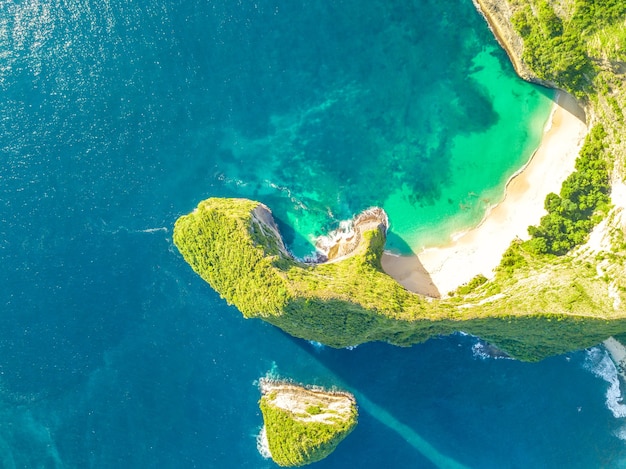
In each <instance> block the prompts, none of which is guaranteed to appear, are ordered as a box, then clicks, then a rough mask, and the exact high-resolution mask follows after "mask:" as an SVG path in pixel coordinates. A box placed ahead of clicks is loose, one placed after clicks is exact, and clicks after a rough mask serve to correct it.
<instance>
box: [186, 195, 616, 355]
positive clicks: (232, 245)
mask: <svg viewBox="0 0 626 469" xmlns="http://www.w3.org/2000/svg"><path fill="white" fill-rule="evenodd" d="M265 210H266V209H264V207H263V206H261V205H260V204H258V203H257V202H251V201H249V200H242V199H208V200H205V201H203V202H201V203H200V204H199V206H198V208H197V209H196V210H195V211H194V212H192V213H191V214H189V215H185V216H183V217H181V218H179V219H178V220H177V221H176V224H175V227H174V243H175V244H176V246H177V247H178V249H179V250H180V252H181V253H182V254H183V257H184V258H185V260H186V261H187V262H188V263H189V264H190V265H191V266H192V268H193V269H194V270H195V271H196V272H198V273H199V274H200V275H201V277H202V278H204V279H205V280H206V281H207V282H209V283H210V284H211V286H213V288H215V289H216V290H217V291H218V292H219V293H220V295H221V296H222V297H223V298H225V299H226V300H227V301H228V302H229V303H231V304H234V305H235V306H236V307H237V308H238V309H239V310H240V311H241V312H242V313H243V314H244V315H245V316H246V317H260V318H262V319H264V320H266V321H268V322H270V323H272V324H274V325H276V326H278V327H280V328H281V329H283V330H285V331H286V332H288V333H289V334H291V335H293V336H296V337H301V338H304V339H307V340H315V341H318V342H322V343H324V344H327V345H330V346H333V347H346V346H350V345H357V344H360V343H363V342H367V341H386V342H390V343H393V344H396V345H410V344H413V343H416V342H422V341H424V340H427V339H428V338H429V337H432V336H435V335H445V334H450V333H452V332H454V331H458V330H463V331H465V332H468V333H471V334H474V335H477V336H479V337H482V338H483V339H485V340H488V341H490V342H491V343H493V344H494V345H497V346H498V347H500V348H502V349H503V350H505V351H506V352H508V353H509V354H511V355H513V356H515V357H517V358H520V359H524V360H538V359H541V358H544V357H546V356H550V355H555V354H559V353H564V352H566V351H570V350H574V349H580V348H585V347H589V346H591V345H595V344H597V343H598V342H600V341H602V340H604V339H605V338H607V337H609V336H610V335H613V334H617V333H624V332H626V316H624V315H623V314H621V313H620V312H619V311H615V310H614V308H613V299H611V298H610V297H608V295H607V294H606V290H607V284H606V282H605V281H604V280H602V279H601V278H598V276H597V273H596V271H595V269H589V268H588V267H587V266H586V264H585V263H583V262H577V261H574V260H572V259H570V258H564V259H563V260H562V261H561V262H547V261H544V260H542V259H534V258H531V257H527V256H528V253H524V252H523V251H518V252H516V253H513V254H510V255H509V257H510V258H511V259H515V262H514V264H515V268H514V269H512V271H511V272H508V271H506V269H505V270H504V271H502V272H501V273H500V274H499V276H497V277H496V279H495V281H493V282H488V283H486V284H484V285H472V291H469V292H468V293H467V294H465V295H462V294H459V295H457V296H455V297H453V298H448V299H441V300H433V301H431V300H427V299H425V298H423V297H420V296H419V295H414V294H412V293H409V292H407V291H406V290H405V289H404V288H403V287H402V286H400V285H399V284H398V283H397V282H396V281H395V280H394V279H392V278H391V277H389V276H388V275H387V274H385V273H384V272H383V271H382V269H381V267H380V256H381V254H382V251H383V247H384V243H385V236H384V233H382V232H380V231H379V230H377V229H376V230H371V231H366V232H365V233H363V236H362V241H361V244H360V245H359V246H358V247H357V249H356V250H355V252H354V253H353V255H352V256H351V257H348V258H346V259H344V260H342V261H339V262H334V263H329V264H319V265H307V264H302V263H299V262H297V261H295V260H294V259H292V258H291V257H290V256H289V255H288V254H287V253H286V252H284V251H283V250H281V249H280V246H282V241H281V240H280V239H278V238H276V236H277V235H276V234H275V233H274V231H272V230H271V229H269V228H268V226H267V224H266V223H264V222H261V221H260V218H262V217H261V216H260V215H259V213H261V212H263V211H265ZM265 213H266V214H267V218H269V217H271V215H269V211H267V212H265ZM257 240H260V241H262V244H261V242H260V241H257ZM525 256H526V257H525ZM610 273H611V275H613V276H614V277H617V276H619V275H622V276H623V275H624V274H623V273H622V271H617V270H616V271H611V272H610ZM539 277H540V278H541V279H542V281H541V282H539V283H538V284H537V283H536V282H533V281H531V279H532V278H539ZM481 282H482V279H479V280H477V281H476V282H475V283H481ZM620 285H626V279H623V277H620ZM497 291H502V292H505V293H506V294H496V292H497ZM620 295H623V293H622V292H620ZM623 296H624V300H625V301H626V295H623Z"/></svg>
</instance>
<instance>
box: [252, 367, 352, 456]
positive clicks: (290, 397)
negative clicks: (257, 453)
mask: <svg viewBox="0 0 626 469" xmlns="http://www.w3.org/2000/svg"><path fill="white" fill-rule="evenodd" d="M260 385H261V393H262V395H261V400H260V401H259V406H260V408H261V412H262V413H263V423H264V438H265V439H266V444H267V450H268V451H269V453H270V456H271V457H272V459H273V460H274V462H275V463H276V464H278V465H279V466H288V467H293V466H304V465H306V464H310V463H313V462H316V461H319V460H321V459H324V458H325V457H326V456H328V455H329V454H330V453H332V452H333V451H334V450H335V448H337V445H338V444H339V443H341V441H342V440H343V439H344V438H345V437H346V436H348V435H349V434H350V432H352V430H353V429H354V427H355V426H356V424H357V414H358V412H357V406H356V401H355V399H354V396H353V395H352V394H350V393H347V392H336V391H326V390H324V389H320V388H307V387H304V386H298V385H295V384H292V383H288V382H282V381H272V380H268V379H262V380H261V382H260Z"/></svg>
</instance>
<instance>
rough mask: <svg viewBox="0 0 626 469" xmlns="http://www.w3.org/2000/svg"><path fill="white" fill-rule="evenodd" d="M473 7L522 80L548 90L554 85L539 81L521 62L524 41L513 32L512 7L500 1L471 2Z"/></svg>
mask: <svg viewBox="0 0 626 469" xmlns="http://www.w3.org/2000/svg"><path fill="white" fill-rule="evenodd" d="M472 1H473V2H474V6H475V7H476V9H477V10H478V11H479V13H480V14H481V15H483V17H484V18H485V20H486V21H487V24H488V25H489V28H490V29H491V31H492V32H493V34H494V36H495V37H496V39H497V40H498V42H499V43H500V45H501V46H502V48H503V49H504V50H505V52H506V53H507V55H508V56H509V59H510V60H511V63H512V64H513V67H514V68H515V72H516V73H517V74H518V75H519V76H520V77H521V78H523V79H524V80H526V81H530V82H533V83H537V84H540V85H543V86H547V87H550V88H555V87H556V85H555V84H554V83H552V82H549V81H546V80H541V79H540V78H539V77H537V75H536V74H535V72H533V71H532V70H531V69H530V67H528V65H527V64H526V63H525V62H524V61H523V60H522V55H523V52H524V41H523V39H522V37H521V36H520V35H519V34H518V33H517V31H515V28H514V27H513V25H512V24H511V17H512V16H513V13H514V7H513V6H512V5H511V4H510V3H509V2H507V1H502V0H472Z"/></svg>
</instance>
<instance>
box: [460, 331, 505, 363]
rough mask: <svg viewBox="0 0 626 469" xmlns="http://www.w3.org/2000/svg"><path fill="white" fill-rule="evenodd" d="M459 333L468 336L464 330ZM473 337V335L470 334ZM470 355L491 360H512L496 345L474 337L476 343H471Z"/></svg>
mask: <svg viewBox="0 0 626 469" xmlns="http://www.w3.org/2000/svg"><path fill="white" fill-rule="evenodd" d="M459 334H460V335H464V336H469V335H470V334H467V333H466V332H460V333H459ZM472 337H473V336H472ZM472 356H473V357H474V358H478V359H480V360H487V359H489V358H491V359H493V360H512V358H511V357H510V356H508V355H507V354H506V353H505V352H503V351H502V350H500V349H499V348H498V347H496V346H494V345H491V344H489V343H487V342H485V341H483V340H480V339H479V338H477V337H476V343H475V344H474V345H472Z"/></svg>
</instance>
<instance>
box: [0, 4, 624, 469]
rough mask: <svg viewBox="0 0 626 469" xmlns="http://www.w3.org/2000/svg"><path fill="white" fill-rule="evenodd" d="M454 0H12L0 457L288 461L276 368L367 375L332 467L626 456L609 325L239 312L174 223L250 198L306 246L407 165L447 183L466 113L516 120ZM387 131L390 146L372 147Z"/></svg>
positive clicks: (3, 204)
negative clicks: (515, 346) (275, 451)
mask: <svg viewBox="0 0 626 469" xmlns="http://www.w3.org/2000/svg"><path fill="white" fill-rule="evenodd" d="M283 3H284V4H283ZM443 6H445V9H446V10H447V11H449V12H453V13H448V14H445V15H443V14H442V12H441V11H440V10H441V8H442V5H440V4H439V2H428V1H420V2H409V1H398V2H394V3H393V5H388V4H387V3H386V2H368V3H367V5H363V2H356V1H354V2H352V1H337V2H332V4H330V5H328V6H322V5H319V4H316V3H309V2H305V1H296V2H280V3H278V2H270V1H266V0H262V1H258V2H256V3H254V2H246V1H238V2H234V1H222V2H218V1H212V2H176V1H173V0H168V1H154V0H146V1H144V2H124V1H119V0H111V1H99V2H89V1H86V0H75V1H71V0H68V1H61V0H57V1H42V0H31V1H17V0H15V1H8V2H2V3H0V92H1V93H2V99H1V100H0V157H1V161H2V165H1V166H0V265H1V270H0V272H1V274H0V275H1V277H0V305H2V309H1V314H0V467H6V468H13V467H15V468H22V467H27V468H31V467H37V468H84V467H93V468H109V467H110V468H117V467H159V468H167V467H177V468H178V467H181V468H191V467H198V468H208V467H211V468H231V467H232V468H265V467H274V465H273V463H271V461H266V460H264V459H263V458H262V457H261V456H260V455H259V453H258V451H257V448H256V440H255V437H256V434H257V433H258V431H259V428H260V426H261V424H262V421H261V417H260V413H259V410H258V406H257V400H258V398H259V391H258V389H257V387H256V386H255V384H254V383H255V381H256V380H258V379H259V378H260V377H262V376H264V375H266V374H267V373H268V372H270V371H272V372H274V373H278V374H279V375H280V376H283V377H285V378H293V379H296V380H298V381H302V382H307V383H314V384H322V385H329V386H330V385H337V386H341V387H344V388H348V389H351V390H352V391H354V392H355V393H357V396H359V401H360V402H361V416H360V423H359V426H358V427H357V429H356V430H355V431H354V433H353V434H352V435H350V436H349V438H348V439H346V441H345V442H343V443H342V444H341V445H340V446H339V448H338V450H337V451H336V452H335V453H334V454H332V455H331V456H330V457H329V458H328V459H326V460H324V461H323V462H321V463H318V464H317V467H329V468H331V467H342V468H345V467H362V468H374V467H381V466H382V467H423V468H429V467H438V466H441V465H442V464H443V463H441V461H442V460H443V459H446V460H447V461H454V462H456V463H458V464H461V465H465V466H467V467H474V468H503V467H505V468H506V467H512V468H513V467H520V468H521V467H546V468H556V467H570V468H576V467H579V468H593V467H626V448H625V446H624V441H623V439H625V438H626V420H625V418H624V416H626V412H624V408H623V407H621V406H620V405H619V402H617V400H616V395H615V394H616V390H617V391H618V389H617V388H616V386H617V384H618V382H617V381H616V379H617V378H616V373H615V369H614V367H613V368H612V367H611V365H610V362H608V361H607V360H606V356H605V354H604V352H603V351H602V350H601V349H593V350H591V351H581V352H577V353H572V354H568V355H567V356H561V357H554V358H552V359H548V360H545V361H543V362H541V363H537V364H526V363H520V362H517V361H513V360H505V359H494V358H492V357H491V358H490V357H489V356H488V355H489V354H487V355H484V354H483V353H482V352H481V351H483V352H484V350H488V348H485V347H484V345H483V344H481V343H480V342H478V341H477V339H474V338H471V337H467V336H462V335H454V336H451V337H446V338H440V339H436V340H431V341H429V342H427V343H425V344H420V345H416V346H414V347H411V348H404V349H401V348H395V347H391V346H388V345H386V344H368V345H363V346H360V347H358V348H357V349H355V350H332V349H326V348H322V349H320V348H317V347H314V346H313V345H311V344H309V343H307V342H304V341H300V340H295V339H292V338H290V337H288V336H287V335H285V334H283V333H282V332H280V331H279V330H277V329H275V328H273V327H271V326H269V325H267V324H264V323H262V322H260V321H255V320H252V321H246V320H243V319H242V318H241V315H240V314H239V313H238V312H237V311H236V310H235V309H234V308H231V307H228V306H226V305H225V304H224V302H223V301H222V300H220V299H219V297H218V295H217V294H216V293H215V292H213V291H212V290H211V289H210V288H209V287H208V285H206V284H204V283H203V282H202V281H201V280H200V279H199V278H198V277H197V276H196V275H195V274H194V273H193V272H192V271H191V269H190V268H189V267H188V266H187V265H186V264H185V263H184V261H183V260H182V258H181V256H180V255H179V254H178V253H177V251H176V250H175V248H174V247H173V245H172V240H171V233H172V225H173V222H174V220H175V219H176V218H177V217H178V216H180V215H181V214H183V213H186V212H188V211H190V210H191V209H192V208H193V207H194V206H195V204H196V203H197V202H198V201H199V200H201V199H203V198H205V197H208V196H214V195H215V196H258V197H259V198H261V199H262V200H263V201H264V202H266V203H268V204H270V205H271V206H272V208H274V209H275V211H276V213H277V215H278V216H279V217H280V218H281V220H282V223H283V226H284V229H285V230H286V233H287V236H288V238H289V239H290V241H291V242H292V243H293V245H294V246H300V247H303V246H306V243H307V239H305V238H306V236H305V235H306V233H309V232H310V227H313V226H315V230H319V232H321V231H322V230H323V229H326V228H327V227H328V226H332V223H334V222H336V220H337V219H340V218H342V217H346V216H350V215H351V214H352V213H354V212H355V211H358V210H361V209H362V208H365V207H366V206H367V205H372V204H375V203H384V202H385V201H386V200H388V198H389V197H391V196H392V194H393V192H394V191H395V190H396V189H397V187H398V185H402V186H403V188H404V189H403V190H405V191H407V193H410V194H411V197H412V200H408V202H406V201H405V202H406V203H407V204H409V205H411V204H413V205H414V206H418V207H419V206H425V207H429V206H431V205H429V204H431V203H432V204H434V203H436V200H437V198H438V197H441V194H442V193H443V194H445V193H446V192H445V191H446V190H447V189H446V187H447V186H446V184H447V183H448V181H449V180H451V179H450V178H451V177H452V175H453V174H454V171H453V170H452V168H454V167H455V165H457V164H458V163H455V160H454V158H452V157H451V158H447V157H446V155H448V156H450V155H452V156H454V150H453V149H454V148H456V146H457V145H458V141H457V140H455V138H457V137H455V135H461V136H464V137H466V138H467V139H470V137H472V136H474V135H475V134H481V133H488V132H489V129H491V128H492V127H493V126H495V125H497V124H498V123H499V122H501V121H502V119H504V117H502V116H501V115H500V114H499V113H498V111H497V108H496V107H495V105H493V103H494V102H496V97H495V95H494V94H493V93H494V91H493V90H490V89H486V88H485V87H482V86H481V85H480V84H479V83H478V82H476V80H473V81H472V80H471V79H470V78H468V77H469V76H470V75H472V74H480V73H482V70H483V68H481V67H483V65H481V66H478V65H477V62H476V60H475V58H476V54H480V53H481V52H482V55H480V57H481V58H480V60H479V62H480V63H492V65H490V66H492V67H495V68H493V69H489V70H491V72H490V73H496V72H497V73H500V74H501V75H502V77H503V78H502V80H511V81H514V77H513V72H512V70H511V68H510V66H509V65H508V63H507V61H506V57H505V56H504V54H503V53H501V52H500V51H499V50H498V49H497V46H496V45H495V43H494V41H493V39H492V38H491V35H490V33H489V31H488V30H487V28H486V27H485V25H484V24H483V21H482V19H481V18H480V17H479V16H478V15H477V14H476V13H475V12H474V10H473V6H472V5H471V2H469V1H463V2H462V1H454V2H452V1H450V2H445V5H443ZM418 20H419V23H417V21H418ZM442 22H443V23H442ZM417 24H419V27H417V26H416V25H417ZM446 30H449V31H454V33H455V34H448V35H447V36H446V35H444V36H442V37H448V40H447V41H444V40H443V39H442V40H440V41H439V40H438V41H433V40H430V41H429V38H431V37H432V36H431V34H434V33H435V32H436V31H439V32H441V31H444V32H445V31H446ZM389 31H391V32H392V33H393V34H391V33H389ZM387 34H389V35H387ZM398 37H400V38H401V39H398ZM357 39H358V40H357ZM383 40H384V41H389V42H384V41H383ZM381 41H382V42H381ZM409 44H410V45H412V46H411V47H413V48H412V49H408V52H407V48H406V47H407V45H409ZM383 46H385V47H383ZM439 46H441V47H442V49H436V47H439ZM381 47H382V48H381ZM370 48H371V50H370ZM377 48H381V49H377ZM417 51H422V54H423V56H425V57H428V58H433V59H434V58H437V59H440V60H433V61H432V62H433V63H431V62H423V61H422V62H419V61H417V62H413V61H412V60H413V59H412V57H414V55H413V54H414V53H417ZM424 51H425V52H424ZM461 52H463V53H461ZM374 53H375V54H376V57H377V62H374V63H368V60H367V57H369V56H371V54H374ZM368 54H369V55H368ZM403 54H404V55H403ZM485 54H486V55H485ZM383 59H384V60H383ZM453 59H454V60H453ZM415 60H417V59H415ZM435 62H437V64H438V65H441V64H447V65H445V68H444V69H438V68H436V67H435V65H437V64H435ZM385 67H388V68H391V69H392V72H393V73H391V74H389V75H385V74H384V73H382V72H381V70H383V69H384V68H385ZM464 67H465V68H464ZM477 67H478V68H477ZM497 67H500V68H497ZM487 68H488V67H487ZM487 68H485V70H487ZM398 70H401V71H402V73H401V74H398V73H397V71H398ZM493 70H496V72H494V71H493ZM497 70H501V72H498V71H497ZM485 73H486V72H485ZM425 75H426V77H427V78H428V77H430V79H427V78H425ZM390 76H393V77H396V78H394V80H397V81H394V82H393V83H387V84H388V85H389V89H388V90H387V89H385V90H382V91H381V90H380V89H378V88H379V87H377V86H376V84H384V83H386V80H388V79H389V77H390ZM490 76H491V75H490ZM364 77H370V78H371V80H373V81H367V80H365V78H364ZM432 77H436V78H437V79H436V80H434V79H432ZM368 79H369V78H368ZM360 80H365V81H360ZM519 83H521V82H519ZM444 85H445V86H444ZM516 86H519V87H520V90H516V93H517V96H518V97H519V98H520V99H519V102H520V103H521V104H520V107H521V108H528V109H527V114H525V115H528V116H529V119H530V117H531V116H534V117H533V119H534V121H537V122H538V125H530V124H529V127H528V128H526V127H522V128H521V129H520V130H519V132H521V134H522V136H520V137H519V138H520V139H521V140H520V142H521V143H520V152H521V148H522V147H524V146H525V145H531V144H532V139H533V138H534V137H533V138H531V137H532V135H534V133H533V132H535V130H532V129H533V128H539V129H540V127H541V116H540V115H539V117H537V116H536V115H535V114H536V113H535V112H534V111H533V109H534V108H535V107H536V108H542V104H541V102H542V98H541V96H544V97H545V96H548V97H549V96H550V94H549V93H547V92H542V91H541V90H539V89H536V88H533V87H529V86H530V85H525V84H518V85H516ZM438 87H440V88H441V90H442V92H445V93H448V94H445V96H446V98H445V99H444V98H441V102H440V103H439V104H432V103H436V101H434V100H433V97H434V96H436V92H437V89H435V88H438ZM431 88H432V89H431ZM364 89H365V91H364ZM455 89H456V90H459V94H458V95H455V96H451V95H450V94H449V93H451V90H455ZM394 90H395V91H394ZM407 90H413V91H412V92H413V93H415V96H414V99H415V101H417V102H420V103H421V102H422V101H420V96H421V95H422V94H424V95H428V100H424V101H423V103H422V104H421V106H426V107H419V106H418V107H416V108H415V109H414V108H411V107H407V106H406V105H405V101H406V100H407V98H406V96H405V95H404V93H405V92H407ZM461 91H463V92H461ZM465 91H467V93H465ZM379 92H380V93H379ZM333 93H334V94H333ZM498 96H499V95H498ZM355 103H358V106H361V107H357V108H356V110H355V109H353V108H350V106H354V105H356V104H355ZM348 105H350V106H348ZM431 105H432V106H433V107H428V106H431ZM329 109H330V110H331V111H332V112H330V111H328V110H329ZM383 109H385V110H387V109H389V110H388V111H384V112H383ZM400 110H404V111H405V114H402V117H401V118H400V117H399V114H398V112H400ZM540 110H541V109H540ZM542 112H543V111H542ZM539 114H541V113H539ZM355 115H358V116H361V117H360V119H361V120H358V121H356V123H355V121H354V118H355V117H354V116H355ZM468 116H471V117H472V118H471V119H470V118H468ZM328 119H330V121H329V120H328ZM446 119H451V121H447V120H446ZM522 121H523V119H522ZM401 122H404V123H405V124H406V128H404V130H403V128H402V126H401V125H400V124H399V123H401ZM443 122H454V123H455V125H452V124H449V125H447V126H446V129H447V130H446V132H445V135H444V133H442V131H441V129H442V128H443V127H442V126H443V124H442V123H443ZM296 124H297V125H296ZM353 124H354V125H353ZM294 126H295V127H294ZM359 126H360V127H359ZM420 126H425V127H420ZM429 126H430V128H429ZM355 129H357V130H358V129H360V131H357V130H355ZM370 130H371V132H373V133H372V135H373V136H372V137H371V138H372V139H371V140H368V139H364V137H363V136H364V135H370ZM409 130H410V131H409ZM405 131H406V135H400V134H402V133H403V132H405ZM429 132H430V133H429ZM431 133H432V134H437V135H438V136H439V137H438V139H436V140H432V141H431V140H428V139H429V138H430V137H431V136H432V135H431ZM535 133H536V132H535ZM407 135H408V136H407ZM420 135H423V139H424V140H423V141H422V140H420V138H418V137H419V136H420ZM525 136H526V137H528V139H529V140H527V139H526V137H525ZM304 137H306V138H308V139H309V140H302V138H304ZM472 138H473V137H472ZM289 139H291V140H289ZM285 142H287V143H289V145H287V144H286V143H285ZM524 142H525V143H524ZM413 145H414V146H413ZM420 145H421V146H420ZM407 146H410V147H411V148H418V149H421V150H420V151H416V155H412V154H406V151H404V150H402V149H406V148H407ZM383 147H384V148H386V150H385V151H388V149H389V148H391V147H393V148H396V150H397V152H398V154H399V155H400V156H397V157H396V156H393V155H392V154H390V153H385V155H387V156H386V157H385V158H387V159H385V160H384V161H382V160H380V159H379V160H376V157H377V155H378V154H379V150H380V149H381V148H383ZM266 149H270V150H271V154H269V156H268V155H265V153H264V150H266ZM331 150H333V151H336V152H337V153H336V154H334V153H332V152H331V153H328V152H330V151H331ZM401 150H402V151H401ZM268 151H269V150H268ZM389 151H390V150H389ZM311 155H313V156H311ZM389 155H392V156H393V157H392V156H389ZM442 155H443V156H442ZM266 156H267V159H266ZM414 156H415V158H413V157H414ZM516 157H519V158H522V159H523V157H522V156H520V155H518V156H516ZM368 158H369V159H368ZM372 158H374V160H372ZM385 161H387V162H389V168H388V169H389V170H390V171H391V173H392V174H393V175H394V176H393V177H392V178H391V179H389V178H388V176H385V174H379V173H378V172H377V170H376V168H380V167H382V166H384V165H382V164H381V163H384V162H385ZM520 161H521V160H520ZM281 162H282V163H281ZM409 163H410V167H407V166H406V165H407V164H409ZM515 164H517V163H515ZM515 164H514V163H511V167H514V166H515ZM490 165H491V163H485V167H487V166H490ZM355 168H356V169H355ZM509 169H510V168H509ZM503 171H504V169H503ZM361 172H362V174H361ZM270 176H271V177H272V178H274V179H268V177H270ZM381 178H387V179H384V181H381ZM364 181H366V182H367V181H369V182H368V184H369V185H365V186H363V185H362V184H361V183H363V182H364ZM357 182H359V184H357ZM368 192H369V194H370V196H368ZM457 202H458V201H452V202H451V205H456V204H457ZM329 211H330V212H332V213H328V212H329ZM301 219H303V220H305V221H304V222H298V220H301ZM392 222H393V220H392ZM298 223H300V224H298ZM307 230H308V231H307ZM398 238H400V240H399V241H398V240H396V241H397V242H398V243H399V244H400V245H401V244H402V242H401V241H402V237H401V236H400V235H399V236H398ZM607 392H609V393H610V394H611V398H610V399H608V401H607ZM610 407H611V408H612V409H613V410H611V409H610ZM428 445H430V446H428ZM433 449H434V450H435V452H433Z"/></svg>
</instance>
